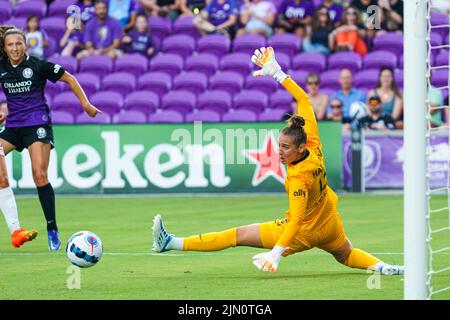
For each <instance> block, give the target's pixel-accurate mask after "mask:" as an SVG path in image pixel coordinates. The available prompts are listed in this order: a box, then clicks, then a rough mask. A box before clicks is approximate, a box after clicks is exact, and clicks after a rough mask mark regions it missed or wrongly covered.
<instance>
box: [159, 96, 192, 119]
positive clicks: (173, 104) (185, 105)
mask: <svg viewBox="0 0 450 320" xmlns="http://www.w3.org/2000/svg"><path fill="white" fill-rule="evenodd" d="M196 104H197V97H196V96H195V94H193V93H192V92H189V91H186V90H173V91H169V92H168V93H166V94H165V95H164V96H163V97H162V99H161V109H170V110H176V111H179V112H182V113H183V114H186V113H188V112H191V111H192V110H194V108H195V106H196Z"/></svg>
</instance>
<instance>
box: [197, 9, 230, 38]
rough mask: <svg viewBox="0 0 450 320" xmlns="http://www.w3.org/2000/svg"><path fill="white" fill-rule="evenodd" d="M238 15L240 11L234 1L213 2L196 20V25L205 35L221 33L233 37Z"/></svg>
mask: <svg viewBox="0 0 450 320" xmlns="http://www.w3.org/2000/svg"><path fill="white" fill-rule="evenodd" d="M238 14H239V10H238V8H237V7H236V6H235V3H234V1H232V0H211V2H210V3H208V4H207V5H206V7H205V8H204V9H203V10H202V11H201V13H200V14H199V15H197V16H196V17H195V18H194V25H195V27H196V28H197V30H198V31H199V32H200V33H201V34H203V35H204V34H208V33H221V34H225V35H227V36H231V35H233V34H234V26H235V24H236V23H237V21H238Z"/></svg>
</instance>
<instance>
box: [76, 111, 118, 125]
mask: <svg viewBox="0 0 450 320" xmlns="http://www.w3.org/2000/svg"><path fill="white" fill-rule="evenodd" d="M75 122H76V123H77V124H109V123H111V116H110V115H109V114H106V113H100V114H97V115H96V116H95V117H90V116H89V115H88V114H87V113H85V112H83V113H81V114H79V115H77V116H76V118H75Z"/></svg>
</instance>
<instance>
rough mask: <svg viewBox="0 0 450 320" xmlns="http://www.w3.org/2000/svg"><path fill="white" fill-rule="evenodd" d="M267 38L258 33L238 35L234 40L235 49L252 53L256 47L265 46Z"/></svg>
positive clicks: (235, 50)
mask: <svg viewBox="0 0 450 320" xmlns="http://www.w3.org/2000/svg"><path fill="white" fill-rule="evenodd" d="M265 46H266V38H264V37H263V36H261V35H257V34H244V35H241V36H238V37H236V38H235V39H234V42H233V51H234V52H240V53H245V54H248V55H252V54H253V52H255V49H257V48H261V47H265Z"/></svg>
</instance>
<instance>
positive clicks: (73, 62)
mask: <svg viewBox="0 0 450 320" xmlns="http://www.w3.org/2000/svg"><path fill="white" fill-rule="evenodd" d="M48 60H49V61H51V62H53V63H56V64H59V65H60V66H62V67H63V68H64V69H65V70H67V72H69V73H71V74H75V73H77V70H78V61H77V59H75V57H69V56H53V57H51V58H49V59H48Z"/></svg>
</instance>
